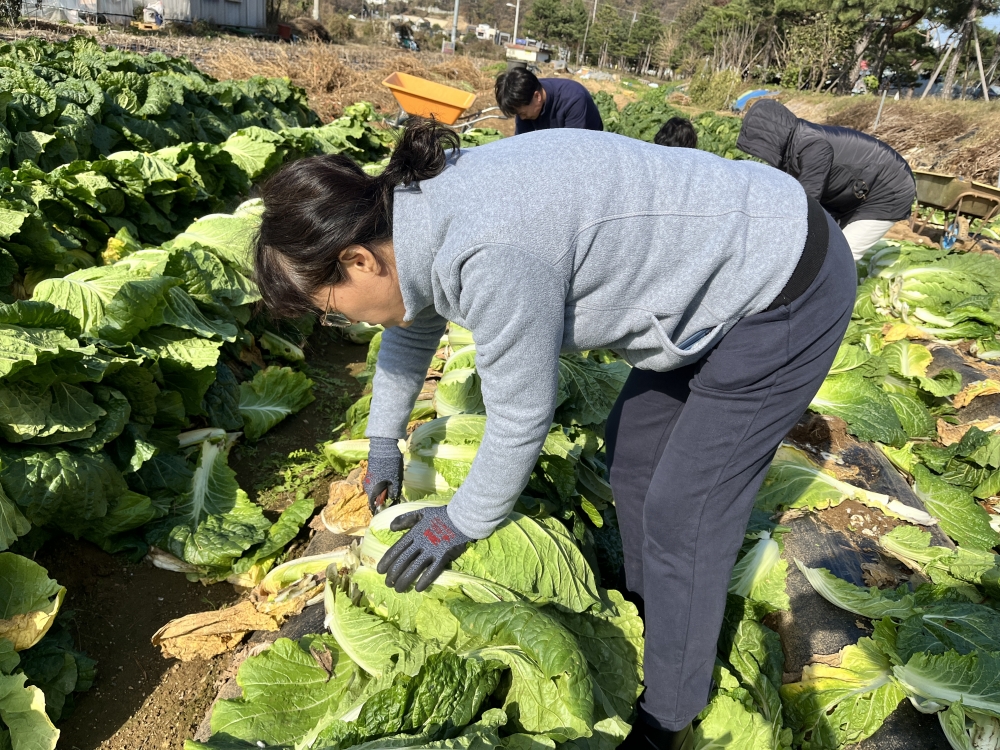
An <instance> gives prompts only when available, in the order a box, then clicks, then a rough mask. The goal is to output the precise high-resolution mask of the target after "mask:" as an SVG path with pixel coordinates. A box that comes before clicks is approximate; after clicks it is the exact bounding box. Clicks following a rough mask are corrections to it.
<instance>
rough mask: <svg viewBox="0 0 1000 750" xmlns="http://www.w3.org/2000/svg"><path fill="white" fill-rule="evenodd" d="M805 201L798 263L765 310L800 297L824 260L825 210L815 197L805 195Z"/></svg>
mask: <svg viewBox="0 0 1000 750" xmlns="http://www.w3.org/2000/svg"><path fill="white" fill-rule="evenodd" d="M806 201H807V203H808V205H809V214H808V219H807V221H806V226H807V229H806V244H805V247H803V248H802V255H801V256H800V257H799V263H798V265H797V266H795V270H794V271H792V277H791V278H790V279H789V280H788V283H787V284H785V288H784V289H782V290H781V291H780V292H779V293H778V296H777V297H775V298H774V302H772V303H771V304H770V305H769V306H768V308H767V310H765V312H770V311H771V310H777V309H778V308H779V307H781V306H782V305H787V304H789V303H790V302H794V301H795V300H797V299H798V298H799V297H801V296H802V293H803V292H804V291H805V290H806V289H808V288H809V285H810V284H812V283H813V282H814V281H815V280H816V276H817V275H818V274H819V269H820V268H822V267H823V261H824V260H826V249H827V247H828V246H829V244H830V226H829V224H827V222H826V212H825V211H824V210H823V207H822V206H820V205H819V201H817V200H816V199H815V198H810V197H808V196H806Z"/></svg>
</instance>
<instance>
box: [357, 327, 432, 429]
mask: <svg viewBox="0 0 1000 750" xmlns="http://www.w3.org/2000/svg"><path fill="white" fill-rule="evenodd" d="M446 325H447V321H446V320H445V319H444V318H442V317H441V316H440V315H438V314H437V312H436V311H435V310H434V308H432V307H428V308H427V309H426V310H423V311H421V312H419V313H417V315H416V317H415V318H414V319H413V322H412V323H411V324H410V325H409V326H407V327H406V328H402V327H400V326H394V327H392V328H387V329H386V330H385V331H383V332H382V344H381V346H380V347H379V350H378V362H377V363H376V365H375V378H374V380H373V382H372V405H371V413H370V415H369V416H368V427H367V429H366V430H365V435H367V436H368V437H385V438H403V437H406V425H407V424H408V423H409V421H410V412H412V411H413V404H414V402H415V401H416V400H417V396H419V395H420V391H421V389H422V388H423V387H424V379H425V378H426V377H427V368H428V367H429V366H430V363H431V359H432V358H433V357H434V352H436V351H437V349H438V346H440V343H441V336H442V335H443V334H444V330H445V326H446Z"/></svg>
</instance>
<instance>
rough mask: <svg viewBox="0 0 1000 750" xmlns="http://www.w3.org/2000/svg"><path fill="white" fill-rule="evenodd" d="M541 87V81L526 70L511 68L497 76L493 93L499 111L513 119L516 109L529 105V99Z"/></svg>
mask: <svg viewBox="0 0 1000 750" xmlns="http://www.w3.org/2000/svg"><path fill="white" fill-rule="evenodd" d="M541 87H542V83H541V81H539V80H538V77H537V76H536V75H535V74H534V73H532V72H531V71H530V70H528V69H527V68H511V69H510V70H508V71H507V72H506V73H501V74H500V75H499V76H497V82H496V84H495V85H494V87H493V91H494V93H496V97H497V106H498V107H500V111H501V112H503V113H504V114H505V115H507V117H513V116H514V115H516V114H517V110H518V109H520V108H521V107H526V106H527V105H529V104H531V97H533V96H534V95H535V92H536V91H538V90H539V89H540V88H541Z"/></svg>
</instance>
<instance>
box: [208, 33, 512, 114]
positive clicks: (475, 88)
mask: <svg viewBox="0 0 1000 750" xmlns="http://www.w3.org/2000/svg"><path fill="white" fill-rule="evenodd" d="M198 64H199V66H200V67H201V68H202V70H204V71H205V72H207V73H208V74H209V75H212V76H215V77H216V78H246V77H248V76H249V75H264V76H275V77H287V78H290V79H291V80H292V82H293V83H295V84H296V85H298V86H301V87H302V88H304V89H305V90H306V91H307V92H308V94H309V103H310V104H311V105H312V108H313V109H315V110H316V112H317V113H318V114H319V116H320V117H321V118H322V120H323V121H324V122H327V121H329V120H331V119H333V118H334V117H336V116H338V115H339V114H340V112H341V111H342V110H343V108H344V107H345V106H347V105H349V104H353V103H354V102H356V101H359V100H362V99H363V100H367V101H370V102H372V104H374V105H375V107H376V108H377V109H378V110H379V111H380V112H383V113H385V114H390V113H392V112H395V111H396V109H397V105H396V103H395V100H394V99H393V98H392V95H391V94H390V93H389V90H388V89H387V88H385V87H384V86H383V85H382V81H383V80H384V79H385V78H386V77H387V76H388V75H390V74H391V73H393V72H397V71H398V72H401V73H410V74H411V75H415V76H420V77H422V78H428V79H430V80H432V81H437V82H438V83H444V84H446V85H449V86H455V87H456V88H461V89H465V90H467V91H472V92H475V93H476V95H477V99H476V103H475V105H473V109H474V110H478V109H484V108H486V107H490V106H494V101H493V80H494V75H495V72H493V71H489V70H484V68H488V67H489V66H490V65H495V63H494V62H490V61H486V60H478V59H474V58H469V57H451V56H445V55H440V54H434V53H420V54H413V53H407V52H403V51H397V50H393V49H385V48H379V47H364V46H361V45H332V44H323V43H320V42H306V43H302V44H293V45H289V44H268V43H261V42H258V43H254V44H228V45H213V46H212V47H211V48H209V49H207V50H205V51H204V52H203V53H202V54H201V55H200V56H199V59H198ZM497 122H499V121H497ZM485 124H488V125H493V123H492V122H489V123H485Z"/></svg>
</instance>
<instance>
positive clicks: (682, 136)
mask: <svg viewBox="0 0 1000 750" xmlns="http://www.w3.org/2000/svg"><path fill="white" fill-rule="evenodd" d="M653 143H655V144H656V145H657V146H675V147H677V148H696V147H697V146H698V133H696V132H695V129H694V125H692V124H691V121H690V120H689V119H687V118H686V117H671V118H670V119H669V120H667V121H666V122H665V123H663V125H662V126H661V127H660V130H659V131H658V132H657V134H656V137H654V138H653Z"/></svg>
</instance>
